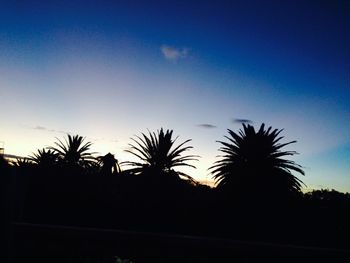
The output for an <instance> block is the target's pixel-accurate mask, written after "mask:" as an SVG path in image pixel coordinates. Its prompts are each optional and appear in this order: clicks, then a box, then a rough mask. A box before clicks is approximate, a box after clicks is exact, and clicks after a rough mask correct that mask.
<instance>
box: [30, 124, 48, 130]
mask: <svg viewBox="0 0 350 263" xmlns="http://www.w3.org/2000/svg"><path fill="white" fill-rule="evenodd" d="M33 129H34V130H40V131H46V130H47V128H46V127H44V126H40V125H37V126H35V127H33Z"/></svg>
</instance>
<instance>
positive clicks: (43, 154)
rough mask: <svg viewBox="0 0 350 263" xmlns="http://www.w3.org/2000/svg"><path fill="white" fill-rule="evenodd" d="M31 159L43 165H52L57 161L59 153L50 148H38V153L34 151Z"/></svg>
mask: <svg viewBox="0 0 350 263" xmlns="http://www.w3.org/2000/svg"><path fill="white" fill-rule="evenodd" d="M30 160H31V161H33V162H34V163H35V164H37V165H39V166H41V167H50V166H53V165H55V164H56V163H57V161H58V153H56V152H54V151H53V150H50V149H48V150H45V149H42V150H38V152H37V153H33V156H30Z"/></svg>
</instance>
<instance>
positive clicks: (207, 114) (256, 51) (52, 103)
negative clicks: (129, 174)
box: [0, 0, 350, 192]
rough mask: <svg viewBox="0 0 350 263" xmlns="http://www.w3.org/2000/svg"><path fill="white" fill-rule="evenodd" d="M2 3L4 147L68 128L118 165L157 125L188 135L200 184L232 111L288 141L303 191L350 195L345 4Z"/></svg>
mask: <svg viewBox="0 0 350 263" xmlns="http://www.w3.org/2000/svg"><path fill="white" fill-rule="evenodd" d="M9 2H12V3H2V2H1V6H0V99H1V101H0V120H1V122H0V125H1V126H0V141H3V142H4V143H5V152H6V153H8V154H17V155H22V156H26V155H29V154H31V153H32V152H34V151H36V150H37V149H38V148H42V147H45V146H48V145H52V144H53V142H54V141H55V137H59V138H62V137H63V136H64V133H65V132H69V133H73V134H75V133H78V134H80V135H83V136H86V137H87V139H88V140H91V141H93V143H94V145H93V146H94V147H93V150H95V151H97V152H99V153H100V154H105V153H107V152H112V153H114V154H115V155H116V157H117V158H118V159H119V160H120V161H125V160H131V159H132V156H130V154H127V153H125V152H123V150H125V149H126V148H127V147H128V146H127V144H128V143H130V142H131V141H130V137H132V136H133V135H139V134H140V132H147V129H149V130H151V131H155V130H157V129H159V128H160V127H164V128H170V129H173V130H174V133H175V134H176V135H179V136H180V138H179V141H181V140H182V141H183V140H186V139H189V138H191V139H193V141H192V142H191V144H192V145H193V146H194V149H193V151H192V153H193V154H199V155H200V156H201V159H200V161H199V162H197V163H195V165H196V166H197V169H196V170H188V171H187V172H188V173H189V174H191V175H192V176H193V177H195V178H196V179H198V180H210V177H211V175H210V174H209V173H208V171H207V168H208V167H209V166H211V165H212V163H213V162H214V161H215V160H216V158H215V156H216V155H217V154H218V151H217V149H218V148H219V144H218V143H217V142H215V141H216V140H222V139H223V136H224V135H226V134H227V129H228V128H229V129H232V130H235V131H237V130H238V129H239V128H240V124H239V123H234V122H233V121H232V120H233V119H235V118H243V119H249V120H252V121H253V124H254V125H255V126H256V127H258V126H260V124H261V123H262V122H264V123H266V124H267V125H272V126H273V127H274V128H284V129H285V131H284V132H283V135H284V136H285V138H286V140H287V141H290V140H297V141H298V143H296V144H293V145H292V146H290V147H289V148H288V149H291V150H296V151H298V152H299V153H300V154H299V155H298V156H296V157H295V158H294V160H296V161H297V162H298V163H299V164H301V165H303V166H304V169H305V172H306V176H305V177H302V178H301V179H302V180H303V181H304V182H305V183H306V184H307V186H308V187H309V188H330V189H331V188H335V189H337V190H340V191H349V192H350V103H349V102H350V86H349V84H350V48H349V47H350V31H349V28H350V2H349V1H257V2H255V1H179V0H177V1H144V2H143V3H142V2H141V1H109V2H103V1H96V2H94V1H81V2H79V1H57V2H54V1H23V2H24V3H21V1H18V2H17V1H9ZM13 2H15V3H13ZM16 2H17V3H16ZM146 2H147V3H146ZM201 124H210V125H213V126H215V127H212V128H208V125H206V128H205V127H203V125H202V126H201ZM204 126H205V125H204Z"/></svg>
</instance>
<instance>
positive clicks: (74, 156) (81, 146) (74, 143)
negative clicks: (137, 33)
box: [49, 134, 96, 168]
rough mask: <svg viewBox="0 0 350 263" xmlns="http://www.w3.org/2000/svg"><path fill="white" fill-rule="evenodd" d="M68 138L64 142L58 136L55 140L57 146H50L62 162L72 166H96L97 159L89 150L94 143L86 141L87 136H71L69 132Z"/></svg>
mask: <svg viewBox="0 0 350 263" xmlns="http://www.w3.org/2000/svg"><path fill="white" fill-rule="evenodd" d="M67 138H68V140H67V139H66V138H65V139H64V140H65V142H62V141H61V140H59V139H58V138H56V139H57V140H58V142H55V144H56V146H57V147H49V150H52V151H54V152H55V153H57V154H58V159H59V161H60V162H61V163H62V164H66V165H70V166H79V167H83V168H91V167H95V166H96V159H95V157H93V156H92V153H91V152H89V150H90V147H91V145H92V143H91V142H84V140H85V138H84V137H82V136H79V135H75V136H71V135H70V134H68V136H67Z"/></svg>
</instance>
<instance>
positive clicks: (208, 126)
mask: <svg viewBox="0 0 350 263" xmlns="http://www.w3.org/2000/svg"><path fill="white" fill-rule="evenodd" d="M197 126H198V127H201V128H206V129H213V128H217V127H216V126H215V125H212V124H208V123H202V124H198V125H197Z"/></svg>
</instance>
